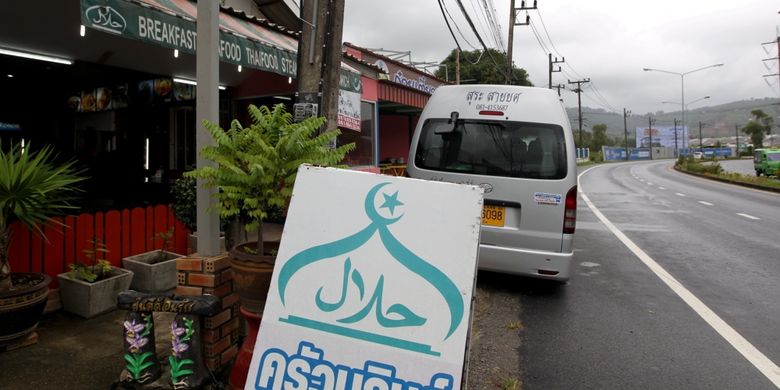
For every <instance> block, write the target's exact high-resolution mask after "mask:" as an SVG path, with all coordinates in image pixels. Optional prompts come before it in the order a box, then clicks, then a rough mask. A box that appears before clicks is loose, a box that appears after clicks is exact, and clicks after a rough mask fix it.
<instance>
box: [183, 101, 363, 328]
mask: <svg viewBox="0 0 780 390" xmlns="http://www.w3.org/2000/svg"><path fill="white" fill-rule="evenodd" d="M248 109H249V115H250V117H251V118H252V123H251V124H250V125H249V126H246V127H244V126H242V125H241V123H239V122H238V121H237V120H233V121H232V122H231V124H230V128H229V129H227V130H224V129H222V128H220V127H219V126H218V125H217V124H215V123H211V122H208V121H204V126H205V127H206V129H207V130H208V131H209V133H210V134H211V136H212V137H213V138H214V140H215V141H216V145H213V146H206V147H204V148H203V150H201V155H202V156H203V157H204V158H206V159H208V160H211V161H213V162H215V163H216V164H215V165H214V166H204V167H200V168H198V169H196V170H194V171H191V172H188V173H186V174H185V176H187V177H194V178H199V179H203V180H204V181H205V185H206V186H207V187H209V188H217V189H218V190H219V191H217V193H216V194H215V198H216V199H215V203H214V207H213V208H214V209H216V211H218V212H219V215H220V217H221V218H223V219H226V220H233V221H240V222H243V223H246V230H247V231H250V232H254V231H257V239H256V241H254V242H252V241H250V242H247V243H243V244H239V245H236V246H235V247H234V248H231V250H230V259H231V265H232V266H233V271H234V272H233V277H234V279H233V280H234V282H235V284H236V289H237V290H238V293H239V296H240V299H241V305H242V306H243V307H244V308H245V309H246V310H248V311H250V312H255V313H260V312H262V309H263V306H264V305H265V297H266V295H267V293H268V287H269V285H270V280H271V273H272V272H273V266H274V262H275V259H276V253H275V250H276V249H277V248H278V242H276V243H264V240H263V237H264V235H263V230H264V229H263V221H264V220H265V219H266V218H267V217H268V215H269V212H270V211H271V210H272V209H273V208H279V209H285V207H286V206H287V203H288V202H289V200H290V197H291V196H292V186H293V184H294V182H295V175H296V173H297V172H298V166H300V165H301V164H304V163H309V164H316V165H334V164H338V163H340V162H341V161H342V160H343V158H344V156H345V155H346V154H347V153H348V152H349V151H351V150H352V149H354V148H355V145H354V143H350V144H347V145H342V146H340V147H336V148H333V147H331V143H335V140H336V137H337V136H338V135H339V134H340V131H339V130H338V129H334V130H329V131H323V132H320V133H318V129H320V127H322V126H323V125H324V124H325V122H326V120H325V118H324V117H310V118H307V119H305V120H303V121H301V122H293V119H292V115H291V114H290V113H288V112H287V111H286V109H285V106H284V105H283V104H278V105H276V106H274V107H273V108H268V107H267V106H261V107H259V108H258V107H256V106H254V105H250V106H249V108H248Z"/></svg>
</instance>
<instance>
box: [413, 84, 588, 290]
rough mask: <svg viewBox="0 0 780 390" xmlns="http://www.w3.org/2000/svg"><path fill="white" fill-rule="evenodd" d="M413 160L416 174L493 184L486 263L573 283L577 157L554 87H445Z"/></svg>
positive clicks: (485, 218) (423, 124) (483, 251)
mask: <svg viewBox="0 0 780 390" xmlns="http://www.w3.org/2000/svg"><path fill="white" fill-rule="evenodd" d="M408 162H409V163H408V166H407V172H408V175H409V176H410V177H414V178H420V179H427V180H440V181H448V182H455V183H467V184H473V185H479V186H481V187H482V188H484V190H485V204H484V209H483V212H482V231H481V237H480V249H479V268H480V269H484V270H491V271H498V272H504V273H511V274H521V275H529V276H533V277H538V278H544V279H553V280H558V281H566V280H568V279H569V276H570V272H571V271H570V270H571V262H572V257H573V241H574V230H575V224H576V212H577V167H576V155H575V148H574V140H573V136H572V131H571V125H570V123H569V119H568V116H567V115H566V111H565V109H564V107H563V105H562V104H561V102H560V101H559V100H558V95H557V94H556V93H554V92H553V91H552V90H549V89H543V88H530V87H519V86H505V85H454V86H443V87H439V88H437V89H436V91H435V92H434V94H433V95H432V96H431V98H430V100H429V101H428V104H427V105H426V106H425V109H424V110H423V112H422V115H421V117H420V120H419V122H418V125H417V128H416V129H415V132H414V136H413V137H412V142H411V147H410V150H409V159H408Z"/></svg>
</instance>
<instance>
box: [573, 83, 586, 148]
mask: <svg viewBox="0 0 780 390" xmlns="http://www.w3.org/2000/svg"><path fill="white" fill-rule="evenodd" d="M567 81H568V82H569V84H577V88H576V89H574V90H573V91H574V92H577V114H578V115H579V121H580V147H582V96H581V95H580V94H581V93H582V84H584V83H589V82H590V79H584V80H577V81H571V80H567Z"/></svg>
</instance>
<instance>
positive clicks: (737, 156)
mask: <svg viewBox="0 0 780 390" xmlns="http://www.w3.org/2000/svg"><path fill="white" fill-rule="evenodd" d="M734 134H736V136H737V148H736V149H734V154H735V157H736V158H739V125H737V124H735V125H734Z"/></svg>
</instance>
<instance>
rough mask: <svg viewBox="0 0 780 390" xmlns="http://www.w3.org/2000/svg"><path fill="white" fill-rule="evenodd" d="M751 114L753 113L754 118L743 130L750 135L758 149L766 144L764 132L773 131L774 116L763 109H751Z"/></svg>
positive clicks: (754, 146) (755, 147)
mask: <svg viewBox="0 0 780 390" xmlns="http://www.w3.org/2000/svg"><path fill="white" fill-rule="evenodd" d="M750 115H753V118H751V119H750V122H749V123H748V124H747V125H745V127H743V128H742V132H743V133H745V134H747V135H749V136H750V141H751V142H753V148H754V149H758V148H761V147H763V145H764V134H769V133H770V132H771V131H772V117H771V116H769V115H767V114H766V113H764V111H762V110H753V111H750Z"/></svg>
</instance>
